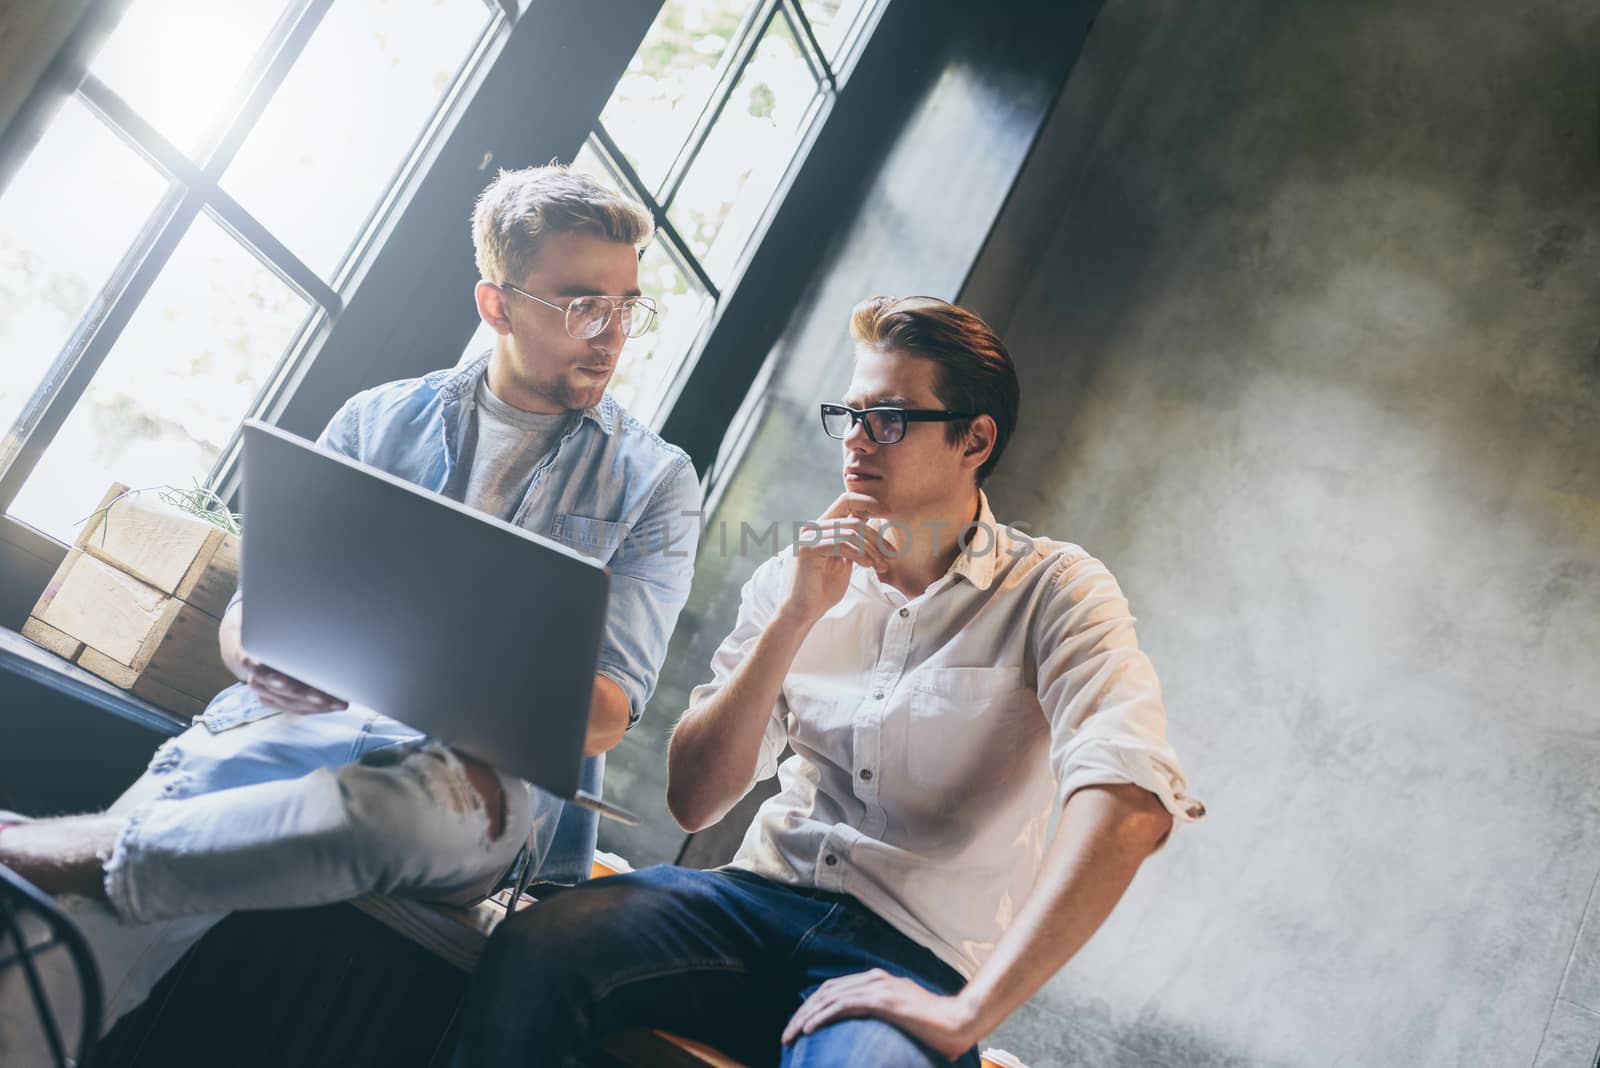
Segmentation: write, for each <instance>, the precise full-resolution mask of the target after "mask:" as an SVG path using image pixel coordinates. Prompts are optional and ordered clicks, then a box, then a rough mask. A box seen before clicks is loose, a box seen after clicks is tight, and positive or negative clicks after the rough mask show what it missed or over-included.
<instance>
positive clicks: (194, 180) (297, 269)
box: [79, 74, 339, 314]
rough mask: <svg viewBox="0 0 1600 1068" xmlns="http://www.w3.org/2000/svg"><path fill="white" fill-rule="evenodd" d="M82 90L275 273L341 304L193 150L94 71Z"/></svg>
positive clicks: (328, 305)
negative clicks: (168, 136)
mask: <svg viewBox="0 0 1600 1068" xmlns="http://www.w3.org/2000/svg"><path fill="white" fill-rule="evenodd" d="M79 93H80V94H81V95H82V97H83V100H84V102H85V103H87V104H88V105H89V107H90V109H91V110H93V111H94V112H96V113H97V114H98V115H99V116H100V118H101V119H103V120H104V121H105V123H106V124H107V125H108V126H110V127H111V129H112V130H113V131H115V132H116V133H117V134H118V136H120V137H121V138H122V139H123V140H124V141H126V142H127V143H128V145H129V146H131V147H132V148H133V150H134V151H136V152H138V153H140V154H141V155H143V156H144V157H145V158H146V159H147V160H149V161H150V162H151V163H152V164H154V165H155V166H156V167H158V168H160V169H161V170H163V171H165V172H166V174H167V176H168V177H169V178H171V179H173V180H174V181H177V182H179V183H180V184H182V185H184V186H186V187H187V188H189V189H191V190H194V191H195V192H197V193H199V194H200V196H201V199H202V201H203V202H204V203H205V205H206V209H207V212H208V213H209V214H210V215H211V216H212V217H213V218H214V219H216V220H217V222H218V223H220V224H221V225H222V227H223V228H224V229H225V230H227V231H228V232H229V233H231V234H233V236H234V237H235V238H237V239H238V240H239V241H240V243H242V244H243V245H245V246H246V247H248V248H249V249H250V250H251V252H253V253H254V254H255V256H256V258H257V259H259V260H260V261H261V262H262V263H264V264H265V265H266V266H267V267H269V268H271V269H272V271H273V273H274V274H276V275H277V276H278V277H279V278H281V279H282V280H283V281H284V282H285V283H286V284H288V285H289V286H290V287H291V288H293V289H295V290H297V291H299V293H300V294H301V296H303V297H305V298H306V299H307V300H312V301H315V302H316V303H318V304H320V305H322V307H324V308H325V309H327V311H328V312H329V314H333V313H335V312H337V311H338V310H339V295H338V294H337V293H335V292H334V291H333V289H332V288H331V287H330V286H329V285H328V284H327V283H326V282H324V281H323V280H322V279H321V278H319V277H318V276H317V273H316V272H315V271H313V270H312V269H311V268H310V267H308V266H306V264H305V263H304V262H303V261H302V260H301V259H300V257H298V256H296V255H295V254H294V253H293V252H291V251H290V250H289V249H288V247H287V246H285V245H284V244H283V242H281V241H279V240H278V239H277V238H276V237H274V236H273V235H272V234H271V233H270V232H268V230H267V228H266V227H264V226H262V225H261V223H260V222H259V221H257V220H256V218H255V217H254V216H253V215H251V214H250V213H249V212H247V211H245V209H244V208H242V207H241V206H240V205H239V202H238V201H236V200H234V199H233V197H232V196H230V195H229V194H228V193H226V192H224V191H223V189H222V187H221V186H219V185H217V184H216V182H215V180H214V179H212V177H211V176H210V175H208V174H206V173H205V172H204V171H202V170H201V169H200V168H199V167H197V166H195V165H194V164H193V163H192V162H190V160H189V157H188V156H186V155H185V154H184V153H183V152H182V151H180V150H179V149H178V147H177V146H176V145H174V144H173V143H172V142H171V141H168V140H167V139H166V138H165V137H163V136H162V135H161V132H160V131H159V130H157V129H156V128H155V127H153V126H151V125H150V124H149V123H148V122H146V121H145V120H144V118H143V117H142V116H141V115H139V113H138V112H136V111H134V110H133V108H132V107H130V106H129V105H128V102H127V101H125V100H123V99H122V97H120V96H118V95H117V94H116V93H115V92H113V91H112V90H111V89H110V88H109V87H108V86H107V85H106V84H105V83H104V82H102V81H101V80H100V79H99V78H96V77H95V76H94V75H92V74H91V75H89V76H88V77H86V78H85V79H84V80H83V85H82V86H81V87H80V88H79Z"/></svg>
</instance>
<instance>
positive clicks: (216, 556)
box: [175, 529, 239, 619]
mask: <svg viewBox="0 0 1600 1068" xmlns="http://www.w3.org/2000/svg"><path fill="white" fill-rule="evenodd" d="M217 534H218V535H220V536H219V537H216V538H213V539H211V540H210V541H208V542H207V543H206V549H205V551H203V552H201V553H200V554H199V555H198V556H196V557H195V560H194V563H193V564H192V565H190V567H189V573H188V574H187V575H185V576H184V577H183V581H182V582H180V583H178V588H177V590H176V591H175V592H176V594H177V595H178V596H179V597H181V598H183V599H184V600H185V601H188V602H189V603H190V604H192V605H194V606H195V607H196V608H198V609H200V610H201V611H202V612H205V613H207V614H208V615H213V616H216V617H217V618H218V619H221V618H222V616H223V613H224V612H226V611H227V609H228V601H229V600H230V599H232V597H233V591H234V590H235V589H237V588H238V585H239V539H238V537H236V536H235V535H233V534H229V533H227V532H226V531H223V530H220V529H219V530H218V531H217Z"/></svg>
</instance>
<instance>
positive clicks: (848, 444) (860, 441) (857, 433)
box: [844, 419, 878, 452]
mask: <svg viewBox="0 0 1600 1068" xmlns="http://www.w3.org/2000/svg"><path fill="white" fill-rule="evenodd" d="M844 447H845V448H847V449H849V450H850V451H851V452H871V451H872V450H873V449H875V448H877V447H878V443H877V442H875V441H873V440H872V438H871V437H870V436H869V435H868V434H867V421H866V420H865V419H857V420H856V421H855V422H853V423H851V424H850V429H849V430H847V431H845V435H844Z"/></svg>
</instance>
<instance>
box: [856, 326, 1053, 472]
mask: <svg viewBox="0 0 1600 1068" xmlns="http://www.w3.org/2000/svg"><path fill="white" fill-rule="evenodd" d="M850 333H851V335H852V336H853V337H854V338H855V339H856V341H858V342H859V343H861V344H862V345H865V346H867V347H868V348H872V349H879V350H883V351H889V350H895V351H899V352H905V353H909V354H911V355H913V356H921V357H922V358H923V359H927V360H932V361H933V362H934V363H935V364H937V365H938V367H939V384H938V385H937V386H936V387H935V388H934V395H935V396H937V397H938V398H939V403H940V404H943V405H944V406H945V407H946V408H947V409H949V410H950V411H953V412H972V413H974V414H976V415H987V416H990V417H991V418H993V419H994V425H995V435H994V449H993V450H992V451H991V452H990V453H989V458H988V459H986V460H985V461H984V462H983V466H982V467H979V468H978V472H977V475H978V485H980V486H981V485H983V480H984V479H986V478H988V477H989V473H990V472H992V471H993V470H994V469H995V465H996V464H998V463H999V462H1000V454H1001V453H1003V452H1005V450H1006V443H1007V442H1008V441H1010V440H1011V433H1012V431H1013V430H1015V429H1016V426H1017V409H1018V408H1019V407H1020V406H1021V390H1020V389H1019V388H1018V386H1017V372H1016V368H1014V367H1013V366H1012V364H1011V353H1009V352H1007V351H1006V346H1005V342H1003V341H1001V340H1000V338H999V337H998V336H997V335H996V334H995V332H994V331H993V330H991V329H990V328H989V324H988V323H986V322H984V321H983V319H982V318H981V317H980V316H978V315H977V314H976V313H974V312H970V311H968V310H967V309H965V308H962V307H959V306H957V305H955V304H951V303H950V302H949V301H944V300H940V299H938V298H937V297H869V298H867V299H866V300H864V301H862V302H861V303H860V304H857V305H856V306H855V310H854V311H852V312H851V313H850ZM971 427H972V420H970V419H961V420H957V421H955V422H951V423H946V424H945V440H946V441H948V442H950V444H952V445H955V444H958V443H959V442H961V440H962V439H963V438H965V437H966V436H967V431H968V430H969V429H971Z"/></svg>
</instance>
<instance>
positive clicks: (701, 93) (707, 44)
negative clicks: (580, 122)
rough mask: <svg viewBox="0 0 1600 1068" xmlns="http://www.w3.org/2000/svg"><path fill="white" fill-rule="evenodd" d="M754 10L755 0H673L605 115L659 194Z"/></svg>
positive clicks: (605, 122)
mask: <svg viewBox="0 0 1600 1068" xmlns="http://www.w3.org/2000/svg"><path fill="white" fill-rule="evenodd" d="M750 6H751V0H667V3H666V4H665V5H663V6H662V8H661V13H660V14H658V15H657V16H656V20H655V22H654V23H652V24H651V26H650V32H649V33H647V34H646V35H645V38H644V43H643V44H641V45H640V46H639V51H638V52H636V53H635V54H634V57H633V59H632V60H631V61H630V62H629V63H628V69H627V70H626V71H625V72H623V75H622V79H621V80H620V81H618V82H617V88H616V89H615V90H614V91H613V92H612V94H611V99H610V101H609V102H607V104H606V107H605V110H604V111H602V112H601V113H600V122H601V124H602V125H604V126H605V128H606V129H607V130H609V131H610V132H611V136H612V137H613V138H614V139H615V140H616V142H617V144H618V145H620V146H621V148H622V150H623V151H624V152H625V153H627V156H628V162H629V163H631V164H633V169H634V170H635V171H637V172H638V174H639V178H640V180H642V181H643V182H644V183H645V185H646V186H648V187H649V189H650V190H651V191H652V192H654V191H655V190H658V189H660V188H661V183H662V181H663V180H664V179H665V178H666V176H667V171H668V169H669V168H671V166H672V161H673V159H674V158H676V157H677V155H678V150H679V149H680V148H682V147H683V143H684V142H685V141H687V140H688V139H689V132H690V131H691V130H692V129H694V124H695V120H696V119H698V118H699V117H700V112H701V110H702V109H703V108H704V107H705V104H706V101H707V100H709V99H710V97H711V91H712V89H714V88H715V87H716V83H717V65H718V63H719V62H720V61H721V59H722V56H723V54H724V53H725V52H727V50H728V47H729V46H730V45H731V44H732V43H733V38H734V36H735V34H737V32H738V30H739V24H740V23H741V22H742V21H743V20H744V16H745V13H746V12H747V11H748V10H749V9H750Z"/></svg>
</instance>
